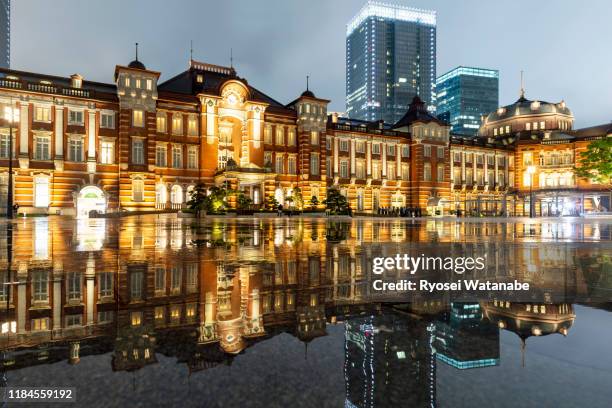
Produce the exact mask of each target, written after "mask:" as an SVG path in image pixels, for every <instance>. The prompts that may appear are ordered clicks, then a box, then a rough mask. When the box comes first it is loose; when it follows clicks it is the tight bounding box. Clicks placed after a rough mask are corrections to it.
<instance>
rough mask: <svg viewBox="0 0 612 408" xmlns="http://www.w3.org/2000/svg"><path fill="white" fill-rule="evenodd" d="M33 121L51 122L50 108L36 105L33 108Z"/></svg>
mask: <svg viewBox="0 0 612 408" xmlns="http://www.w3.org/2000/svg"><path fill="white" fill-rule="evenodd" d="M34 121H36V122H51V108H49V107H46V106H36V107H35V108H34Z"/></svg>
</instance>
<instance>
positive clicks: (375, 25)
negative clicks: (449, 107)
mask: <svg viewBox="0 0 612 408" xmlns="http://www.w3.org/2000/svg"><path fill="white" fill-rule="evenodd" d="M435 78H436V13H435V11H428V10H418V9H414V8H409V7H404V6H397V5H387V4H382V3H377V2H373V1H368V2H367V3H366V5H365V6H364V7H363V8H362V9H361V10H360V11H359V13H358V14H357V15H356V16H355V17H353V19H352V20H351V21H350V22H349V23H348V24H347V27H346V108H347V113H348V115H349V117H350V118H353V119H362V120H380V119H382V120H384V121H385V122H387V123H395V122H397V121H398V120H399V119H400V118H401V117H402V116H403V115H404V114H405V113H406V110H407V109H408V104H409V103H410V101H411V100H412V99H413V97H414V96H415V95H418V96H419V97H420V98H421V99H422V100H423V101H424V102H425V104H426V106H427V108H428V110H429V111H430V112H435V105H436V95H435Z"/></svg>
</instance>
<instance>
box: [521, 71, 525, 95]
mask: <svg viewBox="0 0 612 408" xmlns="http://www.w3.org/2000/svg"><path fill="white" fill-rule="evenodd" d="M524 97H525V80H524V78H523V70H522V69H521V98H524Z"/></svg>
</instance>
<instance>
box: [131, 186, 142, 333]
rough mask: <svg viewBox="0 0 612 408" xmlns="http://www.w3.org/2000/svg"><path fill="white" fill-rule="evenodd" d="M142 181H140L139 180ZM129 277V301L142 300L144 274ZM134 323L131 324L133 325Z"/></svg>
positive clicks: (133, 274)
mask: <svg viewBox="0 0 612 408" xmlns="http://www.w3.org/2000/svg"><path fill="white" fill-rule="evenodd" d="M141 181H142V180H141ZM129 277H130V300H140V299H142V281H143V278H144V274H143V273H142V272H131V273H130V274H129ZM133 323H134V322H132V324H133Z"/></svg>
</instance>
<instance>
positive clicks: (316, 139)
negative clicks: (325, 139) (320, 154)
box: [310, 130, 319, 145]
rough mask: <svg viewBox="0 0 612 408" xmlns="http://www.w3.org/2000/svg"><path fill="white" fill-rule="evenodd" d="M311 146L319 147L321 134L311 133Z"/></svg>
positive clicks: (314, 131)
mask: <svg viewBox="0 0 612 408" xmlns="http://www.w3.org/2000/svg"><path fill="white" fill-rule="evenodd" d="M310 144H312V145H318V144H319V132H317V131H316V130H313V131H311V132H310Z"/></svg>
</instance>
